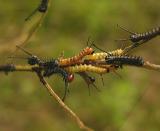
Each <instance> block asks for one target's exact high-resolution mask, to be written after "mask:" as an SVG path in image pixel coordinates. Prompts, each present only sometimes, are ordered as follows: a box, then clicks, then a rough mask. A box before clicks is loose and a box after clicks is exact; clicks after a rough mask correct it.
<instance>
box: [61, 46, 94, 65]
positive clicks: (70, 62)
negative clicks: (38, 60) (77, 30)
mask: <svg viewBox="0 0 160 131" xmlns="http://www.w3.org/2000/svg"><path fill="white" fill-rule="evenodd" d="M93 52H94V50H93V49H92V48H90V47H86V48H84V49H83V50H82V51H81V52H80V53H79V54H78V55H75V56H73V57H71V58H66V59H63V58H61V59H59V66H70V65H74V64H78V63H79V62H80V61H81V60H82V58H83V57H84V56H86V55H90V54H92V53H93Z"/></svg>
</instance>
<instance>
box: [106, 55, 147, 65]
mask: <svg viewBox="0 0 160 131" xmlns="http://www.w3.org/2000/svg"><path fill="white" fill-rule="evenodd" d="M106 64H109V65H118V66H120V67H121V68H122V66H123V65H132V66H143V64H144V61H143V59H142V57H137V56H127V55H125V56H109V57H106Z"/></svg>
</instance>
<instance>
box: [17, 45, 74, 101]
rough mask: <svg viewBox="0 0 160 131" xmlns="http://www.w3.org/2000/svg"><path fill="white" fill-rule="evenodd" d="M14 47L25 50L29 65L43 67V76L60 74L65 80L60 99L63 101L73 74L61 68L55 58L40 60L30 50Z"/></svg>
mask: <svg viewBox="0 0 160 131" xmlns="http://www.w3.org/2000/svg"><path fill="white" fill-rule="evenodd" d="M16 47H17V48H19V49H20V50H22V51H23V52H25V53H26V54H27V55H29V57H27V58H25V59H27V60H28V64H29V65H39V66H40V67H42V69H43V71H42V72H43V74H42V75H43V76H44V77H50V76H51V75H53V74H60V75H61V76H62V77H63V80H64V82H65V93H64V96H63V98H62V100H63V101H64V99H65V97H66V93H67V90H68V83H69V82H71V81H72V80H73V75H72V74H70V73H68V72H66V71H65V70H64V69H63V68H61V67H60V66H59V63H58V60H57V59H50V60H47V59H45V60H41V59H39V58H38V57H37V56H35V55H32V54H31V53H30V52H28V51H27V50H25V49H24V48H22V47H20V46H16Z"/></svg>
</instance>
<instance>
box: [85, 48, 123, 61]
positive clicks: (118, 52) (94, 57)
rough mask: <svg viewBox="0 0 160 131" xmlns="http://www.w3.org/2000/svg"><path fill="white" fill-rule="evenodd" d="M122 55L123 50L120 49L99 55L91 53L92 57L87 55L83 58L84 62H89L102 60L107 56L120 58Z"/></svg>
mask: <svg viewBox="0 0 160 131" xmlns="http://www.w3.org/2000/svg"><path fill="white" fill-rule="evenodd" d="M122 54H123V50H122V49H117V50H114V51H109V52H100V53H93V54H92V55H87V56H85V58H84V60H85V61H87V60H91V61H95V60H103V59H105V58H106V57H108V56H120V55H122Z"/></svg>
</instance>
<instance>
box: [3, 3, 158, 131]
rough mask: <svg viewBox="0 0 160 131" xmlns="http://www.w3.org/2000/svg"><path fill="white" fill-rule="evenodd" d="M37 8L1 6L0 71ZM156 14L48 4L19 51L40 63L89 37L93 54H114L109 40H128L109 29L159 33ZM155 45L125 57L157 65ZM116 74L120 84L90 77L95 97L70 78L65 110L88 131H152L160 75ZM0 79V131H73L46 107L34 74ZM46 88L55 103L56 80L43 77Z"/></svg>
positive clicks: (140, 6)
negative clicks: (51, 90)
mask: <svg viewBox="0 0 160 131" xmlns="http://www.w3.org/2000/svg"><path fill="white" fill-rule="evenodd" d="M38 3H39V0H27V1H21V0H14V1H13V0H5V1H3V3H1V4H0V10H1V11H0V18H1V20H0V36H1V37H0V51H1V52H0V54H1V58H0V59H1V63H3V60H4V59H5V57H4V56H6V55H8V54H10V51H9V50H10V47H11V45H12V40H15V39H16V38H17V37H18V34H19V32H20V31H21V29H22V27H23V24H24V19H25V18H26V17H27V16H28V15H29V14H30V13H31V12H32V11H33V9H35V7H36V6H37V4H38ZM159 9H160V2H159V1H158V0H141V1H140V0H123V1H117V0H112V1H111V0H101V1H97V0H85V1H82V0H74V1H69V0H52V4H51V7H50V9H49V12H48V14H47V17H46V19H45V21H44V22H43V24H42V26H41V28H40V29H39V30H38V32H37V33H36V35H34V37H32V39H31V40H30V41H29V42H28V44H27V46H26V47H25V48H26V49H27V50H30V51H31V52H33V53H34V54H37V55H39V56H41V57H49V58H50V57H58V56H59V55H60V53H61V52H62V51H64V53H65V56H66V57H67V56H71V55H73V54H75V53H78V52H79V51H80V50H81V49H82V48H84V47H85V46H86V41H87V39H88V37H89V36H91V38H92V39H93V40H94V41H95V44H97V45H98V46H100V47H102V48H103V49H105V50H106V51H109V50H113V49H116V48H119V47H121V46H122V43H116V42H115V41H114V40H115V39H118V38H126V37H128V34H127V33H126V32H124V31H122V30H121V29H119V28H117V26H116V25H117V24H119V25H122V26H124V27H126V28H128V29H129V30H132V31H135V32H143V31H146V30H149V29H151V28H153V27H156V26H159V22H160V11H159ZM159 41H160V38H159V37H157V38H155V39H154V40H152V41H150V42H148V43H147V44H146V45H143V46H141V47H139V48H137V49H136V50H134V51H133V52H132V54H136V55H141V56H143V57H144V58H145V60H150V61H151V62H154V63H160V59H159V56H160V47H159ZM6 45H7V48H8V51H5V52H4V51H3V49H4V48H3V46H5V47H6ZM22 54H23V53H22ZM15 63H20V61H18V60H16V61H15ZM118 73H119V74H120V75H121V76H122V79H120V78H119V77H117V76H116V75H115V74H106V75H105V76H103V77H104V80H105V86H103V85H102V83H101V77H100V76H97V75H95V74H93V75H95V76H96V78H97V87H98V88H100V90H101V92H97V91H96V90H95V89H94V88H93V89H92V92H91V95H90V96H89V95H88V89H87V86H86V85H85V83H84V81H83V80H82V79H81V78H79V76H77V77H76V78H75V81H74V82H73V83H71V84H70V93H69V94H68V96H67V99H66V103H67V104H68V105H69V106H70V107H71V109H73V111H75V112H76V113H77V114H78V115H79V116H80V118H81V119H82V120H83V121H84V122H85V123H86V124H87V125H88V126H90V127H92V128H93V129H95V130H99V131H117V130H121V131H158V130H160V119H159V118H160V111H159V108H160V104H159V101H160V95H159V93H160V89H159V86H160V81H159V78H160V73H159V72H155V71H148V70H144V69H138V68H130V67H127V68H124V69H123V70H119V71H118ZM0 77H1V80H0V88H1V93H0V103H1V104H0V130H1V131H37V130H39V131H44V130H46V131H53V130H58V131H66V130H69V131H75V130H79V129H78V127H77V125H75V123H74V122H73V121H72V120H71V119H69V118H68V116H67V115H66V114H65V113H64V112H63V110H62V109H61V108H60V107H59V106H58V105H57V103H56V102H54V101H52V99H51V98H50V96H49V95H48V93H47V91H46V90H45V89H44V88H43V87H42V85H41V84H40V83H39V80H38V78H37V77H36V76H35V74H31V73H12V74H9V75H8V76H6V75H4V74H0ZM49 82H50V84H51V85H53V87H55V89H54V90H55V91H56V92H57V93H58V94H59V95H60V96H62V95H63V91H64V87H63V86H64V85H63V82H62V80H61V78H60V77H51V78H50V79H49ZM84 87H86V88H84ZM144 90H145V93H143V92H144ZM142 94H143V97H142V99H141V100H140V101H139V102H138V103H137V100H138V99H139V98H140V96H142ZM135 103H137V104H135Z"/></svg>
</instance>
